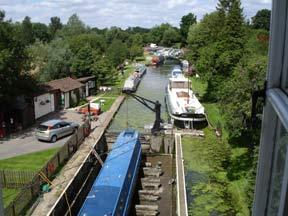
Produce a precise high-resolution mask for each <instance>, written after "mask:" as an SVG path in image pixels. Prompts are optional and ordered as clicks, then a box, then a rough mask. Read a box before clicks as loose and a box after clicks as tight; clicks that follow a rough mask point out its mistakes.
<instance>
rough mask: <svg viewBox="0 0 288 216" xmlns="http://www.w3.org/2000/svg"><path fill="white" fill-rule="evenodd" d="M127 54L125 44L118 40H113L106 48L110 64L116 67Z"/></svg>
mask: <svg viewBox="0 0 288 216" xmlns="http://www.w3.org/2000/svg"><path fill="white" fill-rule="evenodd" d="M127 56H128V48H127V45H126V44H125V43H123V42H121V41H120V40H117V39H115V40H113V41H112V43H111V44H110V46H109V48H108V50H107V57H108V59H109V60H110V61H111V64H112V65H113V66H114V67H116V66H118V65H119V64H121V63H123V61H124V60H125V59H126V58H127Z"/></svg>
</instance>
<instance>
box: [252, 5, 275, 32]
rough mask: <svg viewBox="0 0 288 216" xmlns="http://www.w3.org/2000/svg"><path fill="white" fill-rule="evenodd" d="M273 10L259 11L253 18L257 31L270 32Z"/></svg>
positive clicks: (253, 24)
mask: <svg viewBox="0 0 288 216" xmlns="http://www.w3.org/2000/svg"><path fill="white" fill-rule="evenodd" d="M270 18H271V10H268V9H263V10H259V11H258V12H257V13H256V15H255V16H254V17H252V26H253V27H254V28H255V29H265V30H267V31H269V30H270Z"/></svg>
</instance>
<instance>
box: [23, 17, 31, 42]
mask: <svg viewBox="0 0 288 216" xmlns="http://www.w3.org/2000/svg"><path fill="white" fill-rule="evenodd" d="M22 38H23V42H24V44H26V45H28V44H31V43H33V42H34V35H33V26H32V23H31V19H30V17H28V16H26V17H25V18H24V20H23V21H22Z"/></svg>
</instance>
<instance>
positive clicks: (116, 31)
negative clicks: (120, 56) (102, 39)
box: [106, 26, 129, 44]
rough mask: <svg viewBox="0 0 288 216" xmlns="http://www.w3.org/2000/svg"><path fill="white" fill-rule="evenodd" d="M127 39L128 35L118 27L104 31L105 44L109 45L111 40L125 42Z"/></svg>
mask: <svg viewBox="0 0 288 216" xmlns="http://www.w3.org/2000/svg"><path fill="white" fill-rule="evenodd" d="M128 38H129V34H128V33H127V32H126V31H123V30H122V29H121V28H119V27H115V26H113V27H111V28H110V29H108V30H107V31H106V42H107V44H111V43H112V41H113V40H119V41H122V42H126V41H127V40H128Z"/></svg>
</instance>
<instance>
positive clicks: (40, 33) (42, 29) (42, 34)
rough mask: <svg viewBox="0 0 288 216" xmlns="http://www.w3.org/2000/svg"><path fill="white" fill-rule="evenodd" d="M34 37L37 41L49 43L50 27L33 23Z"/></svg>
mask: <svg viewBox="0 0 288 216" xmlns="http://www.w3.org/2000/svg"><path fill="white" fill-rule="evenodd" d="M32 29H33V35H34V38H35V39H38V40H41V41H44V42H48V41H50V39H51V35H50V34H49V31H48V27H47V26H46V25H45V24H43V23H33V24H32Z"/></svg>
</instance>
